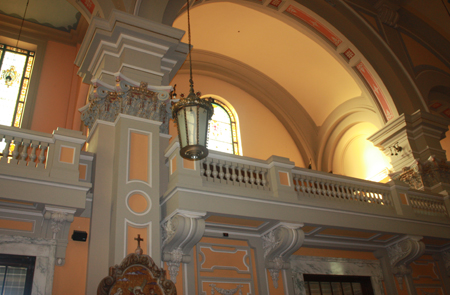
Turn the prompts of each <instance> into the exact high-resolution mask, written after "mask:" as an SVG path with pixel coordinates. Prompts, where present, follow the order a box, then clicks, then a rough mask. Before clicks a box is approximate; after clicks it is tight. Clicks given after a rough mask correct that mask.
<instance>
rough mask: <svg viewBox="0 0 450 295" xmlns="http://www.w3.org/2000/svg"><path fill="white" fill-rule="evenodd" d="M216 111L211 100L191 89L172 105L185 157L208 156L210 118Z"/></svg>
mask: <svg viewBox="0 0 450 295" xmlns="http://www.w3.org/2000/svg"><path fill="white" fill-rule="evenodd" d="M213 113H214V110H213V106H212V104H211V102H210V101H209V100H207V99H203V98H200V97H199V96H198V95H196V94H195V93H194V87H193V84H192V80H191V90H190V92H189V95H188V97H186V98H182V99H180V100H179V101H178V102H177V103H176V104H174V105H173V107H172V117H173V119H174V120H175V123H177V126H178V137H179V142H180V155H181V157H183V158H185V159H190V160H200V159H204V158H206V157H207V156H208V149H207V148H206V141H207V139H208V127H209V120H211V117H212V115H213Z"/></svg>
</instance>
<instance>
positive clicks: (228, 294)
mask: <svg viewBox="0 0 450 295" xmlns="http://www.w3.org/2000/svg"><path fill="white" fill-rule="evenodd" d="M209 286H210V287H211V295H214V294H216V292H215V291H217V292H218V293H219V294H221V295H234V294H236V292H238V291H239V295H242V290H241V288H242V287H244V286H243V285H237V287H236V288H234V289H222V288H217V287H216V284H209Z"/></svg>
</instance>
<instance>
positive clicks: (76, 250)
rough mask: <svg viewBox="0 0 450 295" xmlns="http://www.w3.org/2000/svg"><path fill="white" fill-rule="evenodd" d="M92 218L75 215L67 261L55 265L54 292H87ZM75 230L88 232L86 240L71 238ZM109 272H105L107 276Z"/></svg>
mask: <svg viewBox="0 0 450 295" xmlns="http://www.w3.org/2000/svg"><path fill="white" fill-rule="evenodd" d="M89 225H90V219H89V218H83V217H75V219H74V221H73V222H72V224H71V225H70V230H69V243H68V244H67V250H66V263H65V264H64V265H63V266H55V275H54V278H53V292H52V294H55V295H59V294H64V295H79V294H85V292H86V291H85V289H86V269H87V257H88V245H89ZM74 230H78V231H85V232H87V233H88V240H87V241H86V242H79V241H73V240H72V239H71V237H72V233H73V231H74ZM107 274H108V273H105V276H106V275H107Z"/></svg>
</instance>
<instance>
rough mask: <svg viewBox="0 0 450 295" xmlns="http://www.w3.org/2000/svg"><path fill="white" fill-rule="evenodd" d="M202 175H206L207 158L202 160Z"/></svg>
mask: <svg viewBox="0 0 450 295" xmlns="http://www.w3.org/2000/svg"><path fill="white" fill-rule="evenodd" d="M200 175H201V177H203V178H204V177H206V158H205V159H203V160H201V162H200Z"/></svg>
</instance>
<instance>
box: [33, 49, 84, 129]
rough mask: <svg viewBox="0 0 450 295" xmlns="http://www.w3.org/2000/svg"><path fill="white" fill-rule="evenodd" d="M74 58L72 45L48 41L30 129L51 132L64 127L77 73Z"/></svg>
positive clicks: (75, 53) (74, 52) (75, 51)
mask: <svg viewBox="0 0 450 295" xmlns="http://www.w3.org/2000/svg"><path fill="white" fill-rule="evenodd" d="M76 55H77V48H76V47H75V46H70V45H66V44H61V43H58V42H53V41H48V42H47V48H46V51H45V57H44V64H43V66H42V71H41V77H40V83H39V88H38V93H37V97H36V103H35V107H34V114H33V120H32V124H31V129H32V130H35V131H41V132H46V133H52V132H53V130H55V129H56V128H57V127H64V128H65V127H66V120H67V115H68V111H69V102H70V99H71V93H72V92H73V91H74V90H75V89H74V88H76V85H72V84H73V83H72V82H73V77H74V74H75V73H76V71H75V70H74V68H76V66H75V65H74V60H75V57H76ZM32 78H33V77H32ZM75 91H76V90H75Z"/></svg>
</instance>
